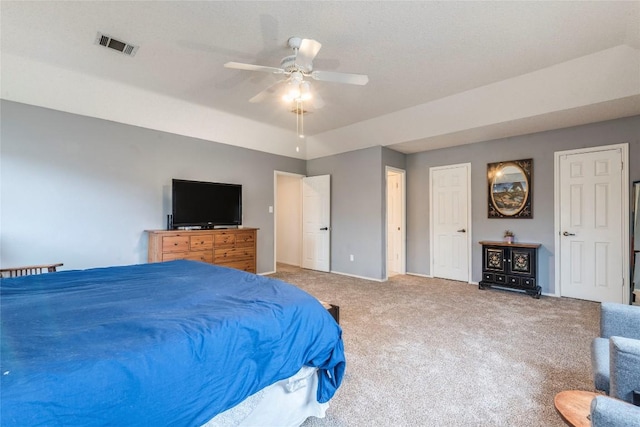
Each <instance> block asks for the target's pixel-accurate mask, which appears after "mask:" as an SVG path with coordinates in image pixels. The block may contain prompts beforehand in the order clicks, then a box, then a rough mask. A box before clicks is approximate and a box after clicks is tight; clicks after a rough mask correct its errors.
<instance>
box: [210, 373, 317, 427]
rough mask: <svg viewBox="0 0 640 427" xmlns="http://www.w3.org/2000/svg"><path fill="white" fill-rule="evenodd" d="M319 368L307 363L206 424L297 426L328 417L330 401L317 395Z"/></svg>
mask: <svg viewBox="0 0 640 427" xmlns="http://www.w3.org/2000/svg"><path fill="white" fill-rule="evenodd" d="M317 371H318V369H317V368H312V367H309V366H303V367H302V369H300V371H298V373H296V374H295V375H294V376H292V377H290V378H287V379H284V380H281V381H278V382H276V383H274V384H272V385H270V386H269V387H266V388H264V389H262V390H260V391H259V392H257V393H255V394H254V395H252V396H249V397H248V398H247V399H245V400H244V401H242V402H241V403H239V404H238V405H236V406H234V407H233V408H231V409H228V410H227V411H225V412H222V413H220V414H218V415H216V416H215V417H214V418H212V419H211V420H209V422H207V423H206V424H204V426H203V427H255V426H261V427H294V426H295V427H297V426H299V425H300V424H302V423H303V422H304V420H306V419H307V418H309V417H312V416H313V417H318V418H324V416H325V412H326V410H327V408H328V407H329V404H328V403H318V400H317V399H316V393H317V390H318V375H317Z"/></svg>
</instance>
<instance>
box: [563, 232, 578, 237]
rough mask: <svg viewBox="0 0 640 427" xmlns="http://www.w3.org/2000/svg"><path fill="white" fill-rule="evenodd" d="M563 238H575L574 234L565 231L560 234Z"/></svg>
mask: <svg viewBox="0 0 640 427" xmlns="http://www.w3.org/2000/svg"><path fill="white" fill-rule="evenodd" d="M562 235H563V236H575V234H574V233H569V232H568V231H565V232H564V233H562Z"/></svg>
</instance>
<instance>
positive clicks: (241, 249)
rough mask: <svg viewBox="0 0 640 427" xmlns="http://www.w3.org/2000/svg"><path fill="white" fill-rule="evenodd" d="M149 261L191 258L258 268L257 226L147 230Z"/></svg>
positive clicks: (253, 271)
mask: <svg viewBox="0 0 640 427" xmlns="http://www.w3.org/2000/svg"><path fill="white" fill-rule="evenodd" d="M147 234H148V235H149V258H148V261H149V262H162V261H171V260H174V259H190V260H194V261H202V262H206V263H209V264H216V265H222V266H225V267H231V268H237V269H238V270H244V271H248V272H251V273H255V272H256V243H257V234H258V229H257V228H238V229H227V230H147Z"/></svg>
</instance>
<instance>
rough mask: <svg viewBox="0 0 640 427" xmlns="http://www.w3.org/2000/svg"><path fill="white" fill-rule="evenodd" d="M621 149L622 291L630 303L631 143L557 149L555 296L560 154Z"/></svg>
mask: <svg viewBox="0 0 640 427" xmlns="http://www.w3.org/2000/svg"><path fill="white" fill-rule="evenodd" d="M617 149H619V150H620V151H621V155H622V164H623V168H622V192H621V194H622V231H621V233H622V239H621V241H622V248H621V253H622V254H623V256H622V286H621V288H620V292H622V294H623V296H622V303H623V304H629V286H630V285H629V279H630V277H629V269H630V268H631V264H630V263H629V261H630V260H629V256H628V254H629V247H630V246H629V245H630V244H631V241H630V239H629V218H630V216H629V215H630V214H629V144H628V143H623V144H612V145H603V146H598V147H588V148H578V149H575V150H567V151H556V152H555V153H554V178H553V179H554V201H553V204H554V225H553V231H554V235H555V240H554V245H555V250H556V254H555V294H554V296H557V297H559V296H561V295H562V292H561V286H562V283H561V281H560V276H561V274H560V272H561V268H562V266H561V263H560V253H559V251H560V232H561V230H560V225H561V224H560V156H562V155H571V154H580V153H592V152H596V151H608V150H617Z"/></svg>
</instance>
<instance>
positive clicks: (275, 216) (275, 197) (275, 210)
mask: <svg viewBox="0 0 640 427" xmlns="http://www.w3.org/2000/svg"><path fill="white" fill-rule="evenodd" d="M283 175H284V176H291V177H298V178H300V181H302V178H304V177H305V175H300V174H297V173H291V172H282V171H278V170H274V171H273V271H272V273H275V272H276V271H277V269H276V266H277V263H278V176H283ZM300 193H301V194H300V199H301V200H300V203H301V204H302V186H301V187H300ZM300 217H301V218H300V230H299V235H298V238H299V239H300V244H302V208H301V209H300ZM300 257H302V251H301V253H300ZM298 265H300V263H298Z"/></svg>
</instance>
